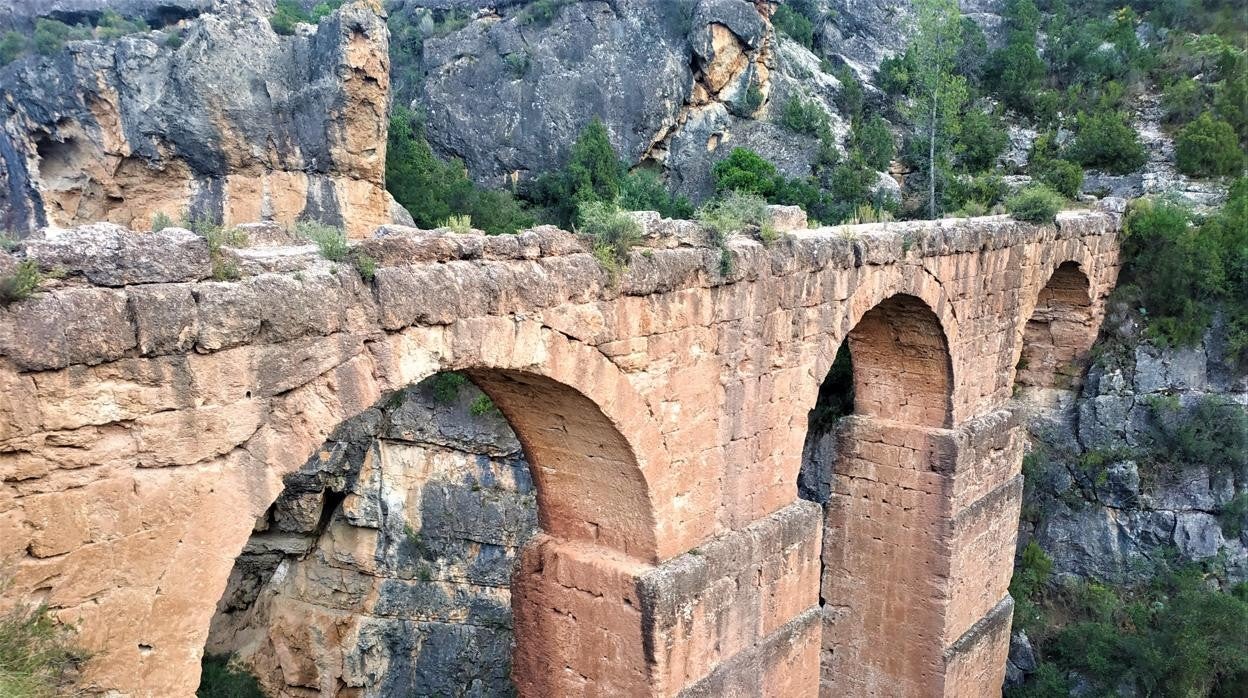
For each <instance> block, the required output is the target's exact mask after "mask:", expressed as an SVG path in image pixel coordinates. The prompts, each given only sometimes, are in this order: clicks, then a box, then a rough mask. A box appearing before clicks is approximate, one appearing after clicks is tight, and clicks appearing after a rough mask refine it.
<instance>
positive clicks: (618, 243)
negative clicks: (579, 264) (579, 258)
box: [577, 201, 641, 279]
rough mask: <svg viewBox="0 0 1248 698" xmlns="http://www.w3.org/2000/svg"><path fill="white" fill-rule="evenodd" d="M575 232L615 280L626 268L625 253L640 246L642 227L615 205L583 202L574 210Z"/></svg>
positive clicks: (626, 255)
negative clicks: (586, 238) (588, 244)
mask: <svg viewBox="0 0 1248 698" xmlns="http://www.w3.org/2000/svg"><path fill="white" fill-rule="evenodd" d="M577 219H578V222H579V224H578V226H577V232H578V233H580V234H582V235H584V236H586V237H588V238H589V240H590V243H591V244H592V245H593V249H594V257H596V258H597V259H598V262H599V263H600V264H601V265H602V267H603V268H604V269H606V270H607V272H608V273H609V274H610V275H611V277H612V278H613V279H614V278H616V277H618V275H619V274H620V272H622V271H623V270H624V267H626V266H627V265H628V253H629V251H630V250H631V249H632V248H633V246H634V245H637V244H638V243H640V242H641V225H640V224H638V223H637V220H636V219H635V218H633V217H632V216H631V215H629V214H628V212H626V211H621V210H620V209H619V207H617V206H616V205H615V204H614V203H607V202H604V201H586V202H583V203H582V204H581V205H580V207H579V209H578V210H577Z"/></svg>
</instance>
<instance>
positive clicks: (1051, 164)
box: [1033, 160, 1083, 199]
mask: <svg viewBox="0 0 1248 698" xmlns="http://www.w3.org/2000/svg"><path fill="white" fill-rule="evenodd" d="M1036 169H1037V170H1038V171H1037V172H1034V173H1033V175H1034V176H1035V177H1036V179H1038V180H1040V182H1041V183H1043V184H1046V185H1048V186H1049V187H1051V188H1052V189H1053V191H1056V192H1057V193H1059V194H1061V195H1062V196H1064V197H1066V198H1068V199H1074V198H1077V197H1078V196H1079V192H1080V190H1081V189H1082V188H1083V168H1082V167H1080V166H1078V165H1076V164H1075V163H1073V162H1071V161H1069V160H1047V161H1043V162H1041V163H1039V164H1038V166H1037V168H1036Z"/></svg>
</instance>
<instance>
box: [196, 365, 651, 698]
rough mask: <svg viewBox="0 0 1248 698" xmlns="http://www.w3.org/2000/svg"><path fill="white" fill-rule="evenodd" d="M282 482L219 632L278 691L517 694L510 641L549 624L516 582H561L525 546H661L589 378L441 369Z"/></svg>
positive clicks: (521, 642)
mask: <svg viewBox="0 0 1248 698" xmlns="http://www.w3.org/2000/svg"><path fill="white" fill-rule="evenodd" d="M284 485H285V489H284V491H283V492H282V494H281V495H280V496H279V497H278V498H277V500H276V501H275V502H274V503H273V505H272V506H270V507H269V509H268V511H266V512H265V514H264V515H263V516H262V517H261V518H260V520H259V521H258V522H257V524H256V526H255V529H254V531H253V533H252V535H251V538H250V539H249V541H248V542H247V544H246V546H245V548H244V550H243V552H242V554H240V555H239V557H238V558H237V559H236V561H235V565H234V569H233V570H232V572H231V574H230V578H229V582H228V585H227V588H226V591H225V593H224V594H223V596H222V598H221V600H220V602H219V604H218V606H217V612H216V615H215V616H214V618H213V620H212V624H211V628H210V631H209V636H208V641H207V645H206V648H205V655H206V656H211V657H212V659H211V660H210V662H212V663H215V664H220V663H222V662H223V659H222V658H226V657H228V658H230V659H229V664H230V665H231V666H233V667H235V668H238V669H241V670H245V671H246V672H248V673H250V674H252V675H254V676H255V677H257V679H258V680H259V683H260V684H261V685H262V686H263V690H264V693H265V695H270V696H302V695H322V696H340V695H341V696H390V695H442V696H506V695H515V694H516V692H517V683H521V684H523V683H525V682H526V681H528V680H530V679H528V678H526V677H523V676H517V677H513V673H514V672H513V664H514V662H513V658H515V661H516V662H518V661H520V660H519V657H520V654H521V652H522V650H523V647H524V646H525V645H526V644H534V642H536V641H540V640H542V639H543V638H539V637H535V636H534V635H535V634H536V633H541V632H543V631H544V628H543V626H541V624H540V623H528V624H526V623H525V622H524V621H523V618H527V617H532V616H533V615H534V610H533V606H534V605H535V604H534V603H533V602H532V600H530V602H529V603H528V604H527V605H526V606H525V608H524V609H521V608H520V606H519V604H521V603H522V601H523V599H521V598H520V596H522V595H525V594H541V593H548V592H543V587H542V584H541V583H540V581H539V582H537V583H535V581H534V579H533V577H540V576H541V574H542V570H541V569H533V568H532V566H531V565H527V564H521V561H522V560H524V559H526V557H532V555H530V554H528V553H526V550H527V549H528V548H532V547H535V546H540V545H541V544H542V543H543V541H550V540H556V541H571V542H575V543H579V544H587V545H589V546H592V547H593V548H594V549H600V548H601V549H603V550H604V552H607V551H609V554H611V555H618V556H621V557H626V558H634V557H635V558H640V559H645V558H646V557H647V556H649V555H650V554H651V551H653V549H654V546H653V541H654V534H653V529H654V526H653V521H652V518H651V517H652V515H651V513H650V509H649V506H648V501H647V493H646V489H645V483H644V481H643V479H642V475H641V473H640V470H639V468H638V467H637V464H636V460H635V459H634V457H633V455H632V450H631V448H630V446H629V444H628V443H627V442H626V440H625V439H624V437H623V436H622V435H621V434H620V433H619V432H618V430H616V429H615V427H614V426H613V425H612V423H611V421H610V420H609V419H608V418H607V417H606V416H605V415H604V414H603V412H602V411H601V410H600V409H598V407H597V406H596V405H595V404H594V403H593V402H592V401H591V400H590V399H589V398H587V397H585V396H584V395H582V394H581V393H579V392H577V391H576V390H574V389H572V388H570V387H568V386H565V385H563V384H561V383H558V382H556V381H554V380H551V379H549V378H545V377H542V376H537V375H533V374H527V373H523V372H518V371H502V370H468V371H465V372H462V373H440V374H436V375H434V376H431V377H430V378H428V379H426V380H424V381H421V382H420V383H418V384H416V385H414V386H410V387H408V388H406V389H404V390H400V391H397V392H395V393H392V394H390V395H388V396H386V397H385V398H383V399H382V400H381V401H380V402H378V403H377V404H376V405H374V406H373V407H371V408H370V409H368V410H365V411H364V412H363V413H361V414H359V415H357V416H355V417H353V418H352V419H350V420H348V421H346V422H344V423H342V424H341V425H339V426H338V427H337V428H336V429H335V430H334V431H333V433H332V434H331V435H330V437H329V439H328V440H327V441H326V442H325V443H324V444H323V445H322V446H321V447H320V448H319V449H317V451H316V453H314V454H313V455H312V456H311V457H310V458H309V459H308V460H307V462H306V463H305V464H304V465H303V467H301V468H300V469H299V470H298V471H296V472H294V473H291V474H290V475H288V476H287V477H286V478H285V480H284ZM538 605H541V604H540V603H539V604H538ZM513 610H514V612H513ZM587 620H588V619H587ZM586 625H587V627H592V623H589V622H587V623H586ZM574 644H575V643H574ZM547 658H550V657H549V656H548V657H547ZM550 659H555V658H550ZM604 661H605V658H604ZM567 668H568V669H571V670H573V671H580V672H582V673H585V672H587V671H588V670H587V669H586V668H585V667H578V666H572V665H571V662H569V666H568V667H567ZM221 674H222V672H221V671H219V670H218V671H207V670H206V671H205V674H204V675H205V677H206V678H205V680H210V679H209V678H208V677H210V676H216V677H219V676H220V675H221Z"/></svg>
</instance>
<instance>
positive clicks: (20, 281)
mask: <svg viewBox="0 0 1248 698" xmlns="http://www.w3.org/2000/svg"><path fill="white" fill-rule="evenodd" d="M42 280H43V274H41V273H39V265H37V264H35V262H34V260H29V259H28V260H26V261H24V262H19V263H18V265H17V266H16V267H14V268H13V269H12V270H11V271H9V272H7V273H5V274H0V305H8V304H9V303H16V302H17V301H21V300H26V299H27V298H30V297H31V296H32V295H34V293H35V290H36V289H38V288H39V282H40V281H42Z"/></svg>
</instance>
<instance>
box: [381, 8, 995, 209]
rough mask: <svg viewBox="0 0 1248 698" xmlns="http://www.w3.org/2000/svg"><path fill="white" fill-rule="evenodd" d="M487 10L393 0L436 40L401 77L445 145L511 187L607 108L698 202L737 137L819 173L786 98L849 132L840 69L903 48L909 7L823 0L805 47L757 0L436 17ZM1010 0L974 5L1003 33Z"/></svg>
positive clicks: (624, 135) (617, 133) (546, 166)
mask: <svg viewBox="0 0 1248 698" xmlns="http://www.w3.org/2000/svg"><path fill="white" fill-rule="evenodd" d="M478 4H479V3H474V2H457V1H455V0H393V1H392V2H391V7H392V12H393V13H394V14H396V15H398V16H401V17H404V19H403V21H404V22H407V23H410V24H418V25H420V26H422V27H423V29H422V32H424V33H425V36H428V37H429V38H426V39H425V41H424V45H423V51H422V52H421V53H420V55H419V58H418V59H417V62H418V63H419V66H420V69H419V70H417V71H411V70H410V69H409V68H405V67H400V68H398V69H399V70H404V71H407V72H405V73H404V74H403V75H395V76H393V77H394V80H395V82H396V83H397V82H404V83H408V82H413V81H414V82H419V83H420V84H419V86H418V87H416V88H414V89H412V90H411V92H412V93H413V94H414V95H415V97H414V99H412V105H413V106H414V107H415V108H416V109H418V110H420V111H423V112H424V113H425V114H426V115H427V118H428V121H427V126H428V128H427V137H428V138H429V141H430V143H431V144H432V145H433V147H434V149H435V150H437V151H438V152H439V153H440V154H442V155H444V156H447V157H457V158H460V159H461V160H463V161H464V163H465V165H466V166H467V168H468V171H469V173H470V174H471V176H472V177H473V178H474V179H476V180H477V181H479V182H482V183H485V184H487V185H492V186H499V185H501V184H503V183H506V182H512V181H515V180H523V179H524V178H526V177H531V176H536V175H539V174H541V173H543V172H547V171H551V170H554V169H557V168H559V167H561V166H562V165H563V164H564V163H565V162H566V159H567V150H568V148H570V146H571V144H572V142H573V141H574V140H575V139H576V135H577V133H578V132H579V131H580V129H581V128H583V127H584V125H585V124H586V123H588V122H589V121H590V119H592V118H594V117H599V118H601V119H602V120H603V122H604V123H605V125H606V127H607V130H608V132H609V133H610V136H611V141H612V145H613V146H614V147H615V149H616V151H617V152H618V153H619V154H620V155H621V157H622V158H623V160H624V161H625V162H626V163H628V164H629V165H630V166H635V165H642V166H646V167H656V168H660V169H662V170H663V171H664V172H665V173H666V175H667V177H668V181H669V184H670V186H671V187H672V188H673V189H675V190H676V191H678V192H679V193H681V194H684V195H686V196H689V197H690V198H691V199H693V200H695V201H700V200H702V199H705V198H707V197H708V196H710V195H711V194H712V193H713V182H712V179H711V175H710V170H711V167H712V166H713V165H714V164H715V163H716V162H717V161H719V160H721V159H723V158H724V157H727V155H728V154H729V153H730V152H731V151H732V149H733V148H734V147H737V146H741V147H747V148H750V149H752V150H755V151H757V152H758V153H760V154H761V155H762V156H763V157H764V158H766V159H767V160H769V161H771V162H773V163H775V164H776V165H777V167H779V168H780V169H781V170H782V171H783V172H784V173H785V174H786V175H788V176H791V177H796V176H803V177H804V176H807V175H809V174H811V165H812V163H813V161H814V159H815V156H816V155H817V152H818V145H819V143H818V138H816V137H814V136H812V135H811V134H809V133H794V132H793V131H790V130H789V129H787V128H785V127H784V126H783V125H782V124H781V123H780V122H781V115H782V113H783V110H784V107H785V105H786V104H787V103H788V102H789V101H790V100H791V99H795V98H800V99H802V100H804V101H806V102H810V103H814V104H815V105H817V106H818V108H820V109H822V110H823V111H824V112H825V113H826V115H827V118H828V120H829V125H830V127H831V131H832V134H833V136H834V138H835V139H836V140H837V141H838V142H841V141H843V139H844V137H845V135H846V134H847V132H848V123H846V120H845V118H844V117H843V116H842V115H841V114H840V113H839V111H838V108H837V105H836V98H837V95H838V94H839V93H840V90H841V85H840V83H839V81H838V80H837V79H836V78H835V77H834V76H833V75H832V74H831V73H830V72H829V71H831V69H832V66H834V65H837V64H840V63H844V64H845V65H848V66H849V67H851V68H852V69H853V70H854V72H855V73H856V74H857V76H858V78H859V79H861V80H863V81H866V82H868V83H869V82H870V81H871V80H873V79H874V75H875V70H876V68H878V66H879V63H880V61H881V60H883V59H884V58H885V57H887V56H890V55H893V54H895V53H897V52H899V51H901V50H903V49H904V47H905V44H906V42H907V41H908V40H909V35H910V32H909V25H910V20H911V19H912V15H913V10H912V7H911V3H910V2H908V0H902V1H900V2H884V1H881V0H831V1H828V0H817V1H816V2H814V3H813V4H814V5H816V6H817V9H819V10H820V12H821V14H822V15H823V16H825V17H826V18H827V19H825V20H824V21H823V22H822V23H821V25H820V26H817V27H815V37H814V45H813V49H808V48H806V47H804V46H802V45H801V44H799V43H797V42H796V41H794V40H793V39H792V38H790V37H787V36H785V35H784V34H783V33H782V32H780V31H778V30H776V29H775V28H774V27H773V26H772V23H771V14H772V13H773V12H774V11H775V7H776V5H775V4H773V3H770V2H752V1H751V0H673V1H668V0H616V1H614V2H602V1H598V0H593V1H588V0H587V1H574V2H563V3H555V4H554V9H553V11H552V12H551V13H550V14H549V15H547V14H539V13H538V12H536V11H535V10H534V9H533V7H531V6H529V5H527V4H525V3H518V2H500V3H494V4H493V7H492V9H491V10H485V11H481V12H476V13H475V15H473V16H472V17H471V18H470V20H469V21H467V23H466V24H465V25H464V26H463V27H461V28H452V26H451V25H448V24H444V25H438V26H435V23H434V21H433V15H431V14H430V11H431V10H437V11H439V12H445V11H447V10H452V9H453V10H458V11H462V12H469V11H473V10H475V9H476V7H477V5H478ZM1001 4H1002V3H1000V2H999V1H998V0H978V1H969V0H968V1H966V2H963V3H962V6H963V11H964V12H965V13H967V16H969V17H972V18H974V19H975V20H976V21H978V22H980V24H981V25H982V26H983V27H984V28H985V31H986V32H987V33H988V34H989V38H990V42H992V43H999V42H998V41H997V38H998V36H999V35H1001V34H1003V31H1002V30H1001V29H1000V24H1001V21H1000V16H999V14H997V13H998V12H999V11H1000V7H999V6H1000V5H1001ZM400 63H401V62H400V61H396V66H399V65H400ZM409 72H416V73H419V75H416V76H413V75H411V74H408V73H409Z"/></svg>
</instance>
